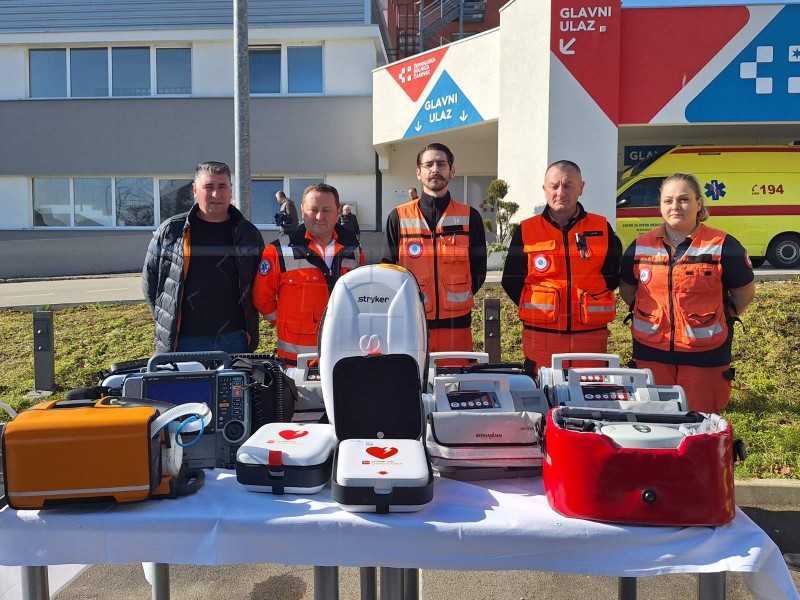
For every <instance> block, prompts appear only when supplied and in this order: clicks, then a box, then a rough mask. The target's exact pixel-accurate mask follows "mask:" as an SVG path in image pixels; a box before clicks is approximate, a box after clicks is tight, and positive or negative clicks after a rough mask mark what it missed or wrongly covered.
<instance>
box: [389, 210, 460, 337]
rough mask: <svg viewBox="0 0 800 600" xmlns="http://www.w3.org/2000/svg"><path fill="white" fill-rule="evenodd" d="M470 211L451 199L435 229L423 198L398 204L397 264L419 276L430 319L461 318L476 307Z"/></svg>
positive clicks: (426, 311) (418, 281) (426, 316)
mask: <svg viewBox="0 0 800 600" xmlns="http://www.w3.org/2000/svg"><path fill="white" fill-rule="evenodd" d="M469 214H470V207H469V206H468V205H466V204H463V203H461V202H456V201H455V200H451V201H450V204H449V205H448V206H447V209H446V210H445V211H444V214H442V217H441V218H440V219H439V222H438V223H437V224H436V229H435V230H434V231H433V232H431V230H430V228H429V227H428V223H427V222H426V221H425V217H424V216H423V215H422V211H420V209H419V200H412V201H411V202H406V203H405V204H401V205H400V206H398V207H397V216H398V217H399V219H400V240H401V241H400V246H399V248H398V261H397V264H399V265H400V266H402V267H405V268H406V269H408V270H409V271H411V272H412V273H413V274H414V277H416V278H417V283H418V284H419V288H420V290H421V292H422V296H423V301H424V302H425V318H426V319H428V320H429V321H431V320H436V319H452V318H455V317H460V316H463V315H465V314H468V313H469V312H470V310H472V305H473V304H474V299H473V296H472V275H471V273H470V263H469Z"/></svg>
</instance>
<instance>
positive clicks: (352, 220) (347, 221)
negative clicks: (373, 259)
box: [339, 204, 361, 241]
mask: <svg viewBox="0 0 800 600" xmlns="http://www.w3.org/2000/svg"><path fill="white" fill-rule="evenodd" d="M339 225H341V226H342V227H344V228H345V229H349V230H350V231H351V232H353V233H354V234H355V235H356V237H357V238H358V240H359V241H361V228H360V227H359V226H358V217H357V216H356V215H355V214H354V213H353V211H352V210H350V205H349V204H345V205H344V206H343V207H342V214H341V215H339Z"/></svg>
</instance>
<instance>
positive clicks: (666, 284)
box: [620, 173, 755, 413]
mask: <svg viewBox="0 0 800 600" xmlns="http://www.w3.org/2000/svg"><path fill="white" fill-rule="evenodd" d="M660 208H661V216H662V217H663V219H664V223H663V224H662V225H660V226H659V227H657V228H656V229H654V230H653V231H650V232H648V233H645V234H642V235H640V236H639V237H638V238H637V239H636V240H635V241H634V242H633V243H632V244H631V245H630V247H629V248H628V249H627V251H626V252H625V255H624V256H623V259H622V268H621V273H620V295H621V296H622V299H623V300H624V301H625V302H626V303H627V304H628V306H630V307H631V316H630V318H631V333H632V335H633V358H634V359H635V360H636V366H637V367H639V368H644V369H651V370H652V372H653V375H654V377H655V382H656V383H657V384H659V385H680V386H681V387H683V389H684V391H685V392H686V397H687V399H688V402H689V409H690V410H696V411H700V412H714V413H718V412H719V411H721V410H722V409H723V408H725V407H726V406H727V405H728V401H729V400H730V395H731V382H732V381H733V376H734V370H733V369H732V368H731V366H730V363H731V342H732V340H733V327H732V326H733V321H734V320H735V319H736V318H737V317H738V316H739V315H741V314H742V313H743V312H744V310H745V309H746V308H747V306H748V305H749V304H750V302H751V301H752V299H753V296H754V295H755V284H754V283H753V267H752V264H751V263H750V258H749V257H748V256H747V252H746V251H745V249H744V248H743V247H742V245H741V244H740V243H739V242H738V241H737V240H736V239H735V238H734V237H732V236H730V235H728V234H727V233H725V232H724V231H720V230H719V229H712V228H711V227H708V226H706V225H704V224H703V221H705V220H706V219H708V209H707V208H706V207H705V206H704V203H703V196H702V194H701V191H700V183H699V182H698V181H697V178H696V177H695V176H694V175H690V174H687V173H675V174H674V175H671V176H669V177H667V178H666V179H665V180H664V182H663V183H662V184H661V202H660Z"/></svg>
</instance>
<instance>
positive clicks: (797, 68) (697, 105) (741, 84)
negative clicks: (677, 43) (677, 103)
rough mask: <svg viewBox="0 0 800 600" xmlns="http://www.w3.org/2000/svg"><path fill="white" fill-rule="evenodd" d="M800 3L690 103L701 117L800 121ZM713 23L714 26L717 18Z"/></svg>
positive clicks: (690, 117) (691, 114)
mask: <svg viewBox="0 0 800 600" xmlns="http://www.w3.org/2000/svg"><path fill="white" fill-rule="evenodd" d="M798 23H800V5H797V4H790V5H787V6H784V7H783V8H782V9H781V10H780V12H779V13H778V14H777V15H775V17H774V18H773V19H772V21H770V23H769V24H767V26H766V27H764V29H763V30H762V31H761V32H760V33H759V34H758V35H757V36H756V37H755V38H754V39H753V41H752V42H750V43H749V44H748V45H747V47H746V48H745V49H744V50H742V51H741V52H740V53H739V55H738V56H737V57H736V58H735V59H734V60H733V61H731V63H730V64H729V65H728V66H727V67H725V69H723V70H722V72H721V73H720V74H719V75H718V76H717V77H716V78H715V79H714V81H712V82H711V83H710V84H709V85H708V87H706V88H705V89H704V90H703V91H702V92H700V93H699V94H698V95H697V97H696V98H694V100H692V101H691V102H690V103H689V105H688V106H687V107H686V113H685V114H686V120H687V121H689V122H690V123H697V122H745V121H798V120H800V36H798V33H797V24H798ZM709 26H712V27H713V23H710V24H709Z"/></svg>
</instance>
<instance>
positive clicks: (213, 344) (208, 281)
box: [142, 162, 264, 353]
mask: <svg viewBox="0 0 800 600" xmlns="http://www.w3.org/2000/svg"><path fill="white" fill-rule="evenodd" d="M192 189H193V190H194V196H195V200H196V202H195V204H194V205H193V206H192V208H191V209H190V210H189V212H185V213H181V214H178V215H175V216H174V217H171V218H169V219H167V220H166V221H164V222H163V223H162V224H161V226H160V227H159V228H158V230H157V231H156V232H155V234H154V235H153V239H152V240H150V245H149V247H148V248H147V255H146V257H145V262H144V268H143V269H142V290H143V291H144V297H145V300H147V303H148V304H149V305H150V310H151V311H152V313H153V317H154V320H155V347H156V351H157V352H175V351H177V352H196V351H203V350H223V351H225V352H229V353H235V352H253V351H255V349H256V347H257V346H258V313H257V312H256V310H255V308H254V307H253V295H252V292H253V280H254V279H255V275H256V272H257V271H258V263H259V260H260V257H261V253H262V252H263V250H264V238H263V237H262V236H261V232H260V231H259V230H258V229H257V228H256V227H255V225H253V224H252V223H250V221H248V220H247V219H245V218H244V215H242V213H241V212H239V210H237V209H236V207H234V206H232V205H231V194H232V191H231V170H230V168H229V167H228V165H226V164H225V163H221V162H203V163H200V164H199V165H197V168H196V169H195V176H194V183H193V184H192Z"/></svg>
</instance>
